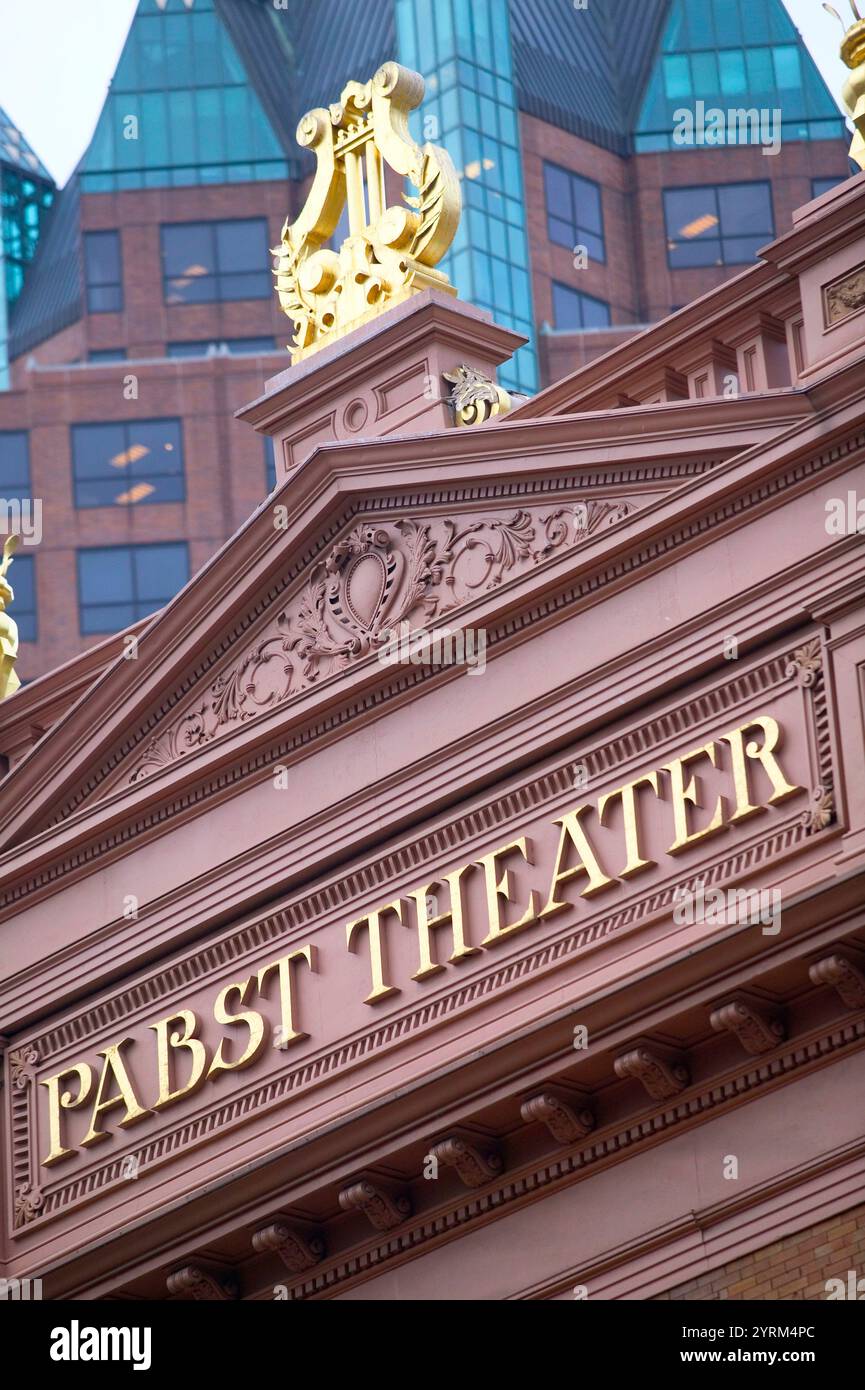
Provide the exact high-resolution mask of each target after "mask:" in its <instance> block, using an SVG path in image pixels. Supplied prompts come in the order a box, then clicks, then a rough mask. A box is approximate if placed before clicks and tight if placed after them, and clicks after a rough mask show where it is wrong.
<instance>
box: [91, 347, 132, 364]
mask: <svg viewBox="0 0 865 1390" xmlns="http://www.w3.org/2000/svg"><path fill="white" fill-rule="evenodd" d="M87 361H88V362H125V361H126V348H94V349H93V351H92V352H88V354H87Z"/></svg>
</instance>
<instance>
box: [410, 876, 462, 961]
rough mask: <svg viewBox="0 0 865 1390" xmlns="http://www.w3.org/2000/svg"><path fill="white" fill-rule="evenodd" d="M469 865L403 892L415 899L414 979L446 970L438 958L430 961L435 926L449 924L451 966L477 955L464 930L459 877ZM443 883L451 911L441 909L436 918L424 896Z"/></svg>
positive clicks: (431, 958)
mask: <svg viewBox="0 0 865 1390" xmlns="http://www.w3.org/2000/svg"><path fill="white" fill-rule="evenodd" d="M472 867H473V865H471V864H463V866H462V868H461V869H454V870H453V872H452V873H449V874H442V877H441V880H439V879H434V880H433V882H432V883H427V884H425V885H424V887H423V888H415V889H414V890H413V891H412V892H411V893H408V894H407V895H406V896H407V897H409V898H414V903H415V914H416V917H417V936H418V954H419V956H420V965H419V966H418V968H417V970H416V971H415V973H414V974H413V975H412V979H413V980H425V979H427V977H428V976H430V975H437V974H438V972H439V971H440V970H444V969H445V967H444V966H443V965H441V964H440V963H439V962H438V961H436V960H433V956H432V949H431V943H430V931H431V930H433V929H434V928H435V927H445V926H448V925H450V928H451V940H452V943H453V950H452V952H451V954H450V955H449V956H448V961H449V962H450V964H451V965H454V964H456V962H457V961H458V960H465V958H466V956H476V955H477V954H478V953H479V951H480V947H479V946H467V945H466V942H465V936H464V933H463V894H462V882H461V878H462V875H463V874H464V873H465V872H466V870H467V869H471V868H472ZM442 883H446V884H447V885H448V892H449V893H450V904H451V905H450V910H449V911H447V912H440V913H439V914H438V916H437V917H430V916H429V909H428V906H427V899H428V897H429V895H430V894H431V893H432V892H433V890H434V889H436V888H439V887H440V886H441V884H442Z"/></svg>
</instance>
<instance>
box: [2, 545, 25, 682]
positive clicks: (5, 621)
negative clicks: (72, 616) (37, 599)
mask: <svg viewBox="0 0 865 1390" xmlns="http://www.w3.org/2000/svg"><path fill="white" fill-rule="evenodd" d="M20 543H21V537H20V536H7V537H6V540H5V541H4V543H3V560H2V562H0V700H5V699H6V697H7V695H14V694H15V691H16V690H17V689H18V687H19V685H20V684H21V682H20V680H19V679H18V674H17V672H16V670H15V658H16V657H17V655H18V626H17V624H16V622H15V620H14V618H10V617H9V614H8V613H7V612H6V605H7V603H11V602H12V600H13V599H14V597H15V595H14V593H13V592H12V585H11V584H10V583H9V580H8V579H7V578H6V571H7V570H8V568H9V566H10V565H11V563H12V556H13V555H14V554H15V551H16V550H17V549H18V546H19V545H20Z"/></svg>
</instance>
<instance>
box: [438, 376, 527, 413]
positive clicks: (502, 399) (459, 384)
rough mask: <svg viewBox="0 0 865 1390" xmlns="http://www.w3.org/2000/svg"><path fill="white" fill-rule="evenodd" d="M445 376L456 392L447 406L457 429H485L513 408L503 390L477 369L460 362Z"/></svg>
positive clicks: (452, 391)
mask: <svg viewBox="0 0 865 1390" xmlns="http://www.w3.org/2000/svg"><path fill="white" fill-rule="evenodd" d="M442 376H443V377H444V379H445V381H449V382H450V384H451V387H452V388H453V389H452V390H451V392H450V395H449V396H448V403H449V404H450V407H451V409H452V410H453V413H454V419H455V421H456V423H457V425H483V424H484V423H485V422H486V421H487V420H489V419H490V418H491V417H492V416H493V415H507V413H508V411H509V410H510V408H511V404H512V402H511V398H510V396H509V395H508V393H507V391H506V390H505V389H504V387H503V386H497V385H496V383H495V382H494V381H491V380H490V378H489V377H488V376H486V375H485V374H484V373H483V372H481V371H478V369H477V367H467V366H466V364H465V363H464V362H461V363H460V364H459V366H458V367H454V370H453V371H452V372H443V373H442Z"/></svg>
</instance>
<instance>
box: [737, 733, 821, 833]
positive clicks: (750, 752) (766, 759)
mask: <svg viewBox="0 0 865 1390" xmlns="http://www.w3.org/2000/svg"><path fill="white" fill-rule="evenodd" d="M757 726H759V727H760V728H761V729H762V730H763V743H762V746H761V745H759V744H757V743H755V742H754V741H753V740H752V741H751V742H750V743H748V744H746V743H745V740H744V735H745V733H746V732H747V731H748V730H749V729H753V728H755V727H757ZM780 737H781V729H780V726H779V724H778V721H777V719H772V718H771V716H770V715H768V714H760V715H757V716H756V718H754V719H750V720H749V721H748V723H747V724H740V725H739V728H738V729H732V730H731V731H730V733H729V734H722V738H723V740H724V742H725V743H729V745H730V756H731V760H732V763H733V785H734V786H735V788H736V809H735V811H734V812H733V814H732V815H731V816H730V820H731V821H740V820H746V819H747V818H748V816H755V815H756V814H757V812H758V811H764V810H765V809H766V808H765V806H752V805H751V791H750V786H749V781H748V759H753V760H754V761H756V762H758V763H760V764H761V765H762V768H763V771H764V772H765V773H766V775H767V777H768V778H769V781H770V782H771V783H772V795H771V796H770V797H769V805H770V806H772V805H774V804H775V802H776V801H783V800H784V798H785V797H787V796H793V795H794V793H796V792H800V791H801V790H802V788H801V787H797V786H795V785H794V784H793V783H790V782H788V781H787V779H786V777H785V776H784V774H783V772H782V771H781V768H780V766H779V764H778V760H777V758H775V757H773V753H774V751H775V749H776V748H777V746H778V741H779V739H780Z"/></svg>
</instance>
